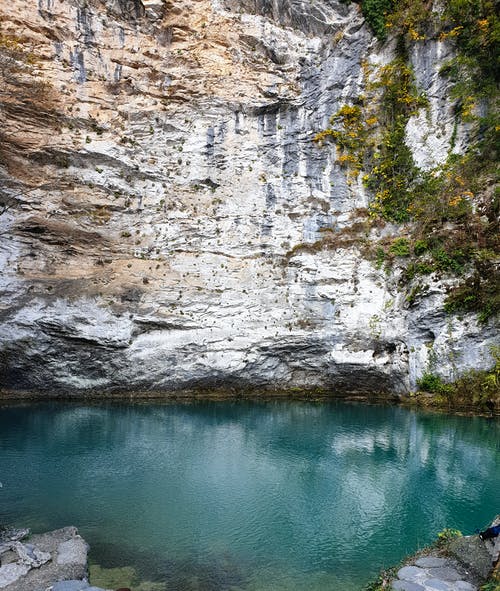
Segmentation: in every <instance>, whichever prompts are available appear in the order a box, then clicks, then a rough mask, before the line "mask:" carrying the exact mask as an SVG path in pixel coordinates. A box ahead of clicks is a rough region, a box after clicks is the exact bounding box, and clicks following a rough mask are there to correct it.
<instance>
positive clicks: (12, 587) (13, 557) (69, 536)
mask: <svg viewBox="0 0 500 591" xmlns="http://www.w3.org/2000/svg"><path fill="white" fill-rule="evenodd" d="M88 548H89V547H88V544H87V543H86V542H85V540H84V539H83V538H82V537H81V536H80V535H79V534H78V530H77V529H76V528H75V527H64V528H62V529H57V530H55V531H51V532H48V533H45V534H36V535H32V536H30V535H29V530H7V531H4V532H3V533H2V532H0V589H2V590H4V591H83V590H85V591H105V590H103V589H101V588H99V587H93V586H91V585H90V583H89V581H88V564H87V551H88Z"/></svg>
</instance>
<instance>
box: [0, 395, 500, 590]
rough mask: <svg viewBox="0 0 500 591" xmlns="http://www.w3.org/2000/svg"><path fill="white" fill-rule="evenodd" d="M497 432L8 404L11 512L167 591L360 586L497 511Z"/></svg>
mask: <svg viewBox="0 0 500 591" xmlns="http://www.w3.org/2000/svg"><path fill="white" fill-rule="evenodd" d="M499 435H500V428H499V423H498V421H491V420H490V421H488V420H485V419H479V418H464V417H444V416H439V415H425V414H418V413H415V412H413V411H408V410H405V409H401V408H386V407H376V406H372V407H371V406H360V405H352V404H351V405H349V404H310V403H300V402H297V403H284V402H277V403H266V404H259V403H244V402H240V403H198V404H189V405H187V404H185V405H183V404H177V405H158V404H144V405H141V404H136V405H132V404H131V405H124V404H113V405H105V406H78V405H60V404H59V405H51V404H42V405H27V406H24V407H15V408H14V407H12V408H4V409H2V410H1V411H0V452H1V453H0V474H2V481H3V483H4V488H3V489H2V490H1V493H0V494H1V497H0V500H1V505H0V507H1V509H0V521H1V520H4V521H5V520H6V521H9V522H14V523H16V522H17V523H19V524H28V525H31V526H32V527H33V528H34V529H45V528H51V527H60V526H63V525H67V524H75V525H77V526H78V527H80V529H81V531H82V532H83V534H84V535H85V536H86V537H87V539H88V540H89V542H90V543H91V545H92V548H93V552H94V555H95V556H96V557H97V556H98V557H99V563H100V564H101V565H102V566H105V567H116V566H124V565H132V566H134V567H135V568H136V569H137V571H138V573H139V574H140V576H142V577H144V578H145V579H147V580H157V581H166V583H167V588H168V589H169V590H173V589H179V590H181V589H182V590H191V589H207V591H211V589H233V590H234V589H245V590H251V589H259V590H261V591H262V590H263V589H283V590H286V591H291V590H292V589H294V588H297V589H299V588H302V589H303V588H308V589H315V590H320V589H331V588H343V589H346V590H347V589H349V588H351V589H359V588H360V586H361V585H362V582H363V581H365V580H366V579H367V578H369V577H370V576H371V575H372V574H373V573H375V572H377V571H378V570H379V568H380V567H381V566H384V565H389V564H392V563H395V562H397V561H398V560H399V558H400V557H401V556H402V555H404V554H405V553H406V552H409V551H412V550H414V549H415V548H416V547H417V546H419V545H423V544H424V543H426V542H428V541H429V536H432V535H433V534H434V533H436V532H437V531H439V530H440V529H442V528H443V527H445V526H448V527H456V528H458V529H462V530H463V531H466V532H470V531H473V530H474V529H475V528H476V527H479V526H482V525H484V524H485V523H486V522H487V520H488V519H490V518H491V516H492V515H493V514H494V513H495V512H497V511H498V507H496V506H495V502H496V496H495V495H496V490H497V489H498V486H499V484H500V476H499V474H500V471H499V467H500V466H499V464H500V460H499V456H500V454H498V451H499V449H498V445H499V441H500V437H499ZM300 585H302V587H301V586H300ZM338 585H342V587H338Z"/></svg>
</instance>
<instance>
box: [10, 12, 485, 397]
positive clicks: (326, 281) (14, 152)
mask: <svg viewBox="0 0 500 591" xmlns="http://www.w3.org/2000/svg"><path fill="white" fill-rule="evenodd" d="M0 20H1V22H2V31H1V33H2V43H3V45H2V47H3V48H6V47H7V48H8V49H10V50H12V48H13V47H14V49H16V50H17V49H19V50H21V51H23V52H25V53H26V55H28V52H29V56H28V57H29V59H27V60H26V62H23V61H22V59H21V61H19V60H18V61H17V62H14V68H13V73H12V75H11V76H10V77H9V81H8V84H9V87H8V88H7V90H8V92H7V93H6V92H4V93H3V94H2V95H1V97H0V98H1V100H2V103H1V110H0V116H1V117H2V121H1V125H2V129H3V131H2V146H1V154H0V156H1V161H0V162H1V168H0V173H1V176H2V187H3V188H2V191H3V194H4V196H5V195H6V196H8V204H9V207H8V208H7V209H6V210H5V211H3V213H2V215H0V226H1V231H0V241H1V248H0V260H1V267H2V271H3V272H2V274H1V277H0V294H1V305H0V318H1V326H0V347H1V356H0V364H1V370H2V371H1V380H2V384H1V386H2V387H3V388H4V389H5V390H11V391H12V390H13V391H21V390H28V391H34V390H36V391H41V392H51V393H56V392H59V393H70V392H79V391H80V392H87V391H89V390H98V391H104V392H105V391H110V390H121V391H124V390H142V391H144V390H150V391H151V390H154V391H175V390H183V389H193V388H227V387H230V386H235V387H237V388H242V387H251V388H262V389H264V388H271V389H279V388H290V387H322V388H327V389H329V390H332V391H335V392H338V393H342V392H380V391H392V392H405V391H408V390H409V389H411V388H413V387H414V386H415V381H416V378H417V377H418V376H419V375H421V374H422V373H423V372H424V371H435V372H437V373H440V374H441V375H443V376H444V377H453V376H454V375H455V374H456V373H457V372H460V371H462V370H464V369H467V368H471V367H479V368H480V367H486V366H488V365H489V364H490V361H491V360H490V354H489V347H490V345H491V344H492V343H493V342H494V332H493V330H492V329H490V330H488V329H485V328H484V327H481V326H479V325H478V324H477V322H476V320H475V319H474V318H473V317H465V318H461V319H458V318H456V317H447V316H445V315H444V313H443V312H442V304H443V300H444V297H445V292H446V287H447V283H446V281H444V280H442V279H440V278H437V277H431V280H430V287H429V289H428V290H427V292H425V295H422V296H420V298H416V300H415V301H414V302H412V304H411V307H410V304H409V303H408V302H406V299H405V296H404V294H402V293H401V291H400V289H399V287H398V280H399V276H398V272H397V269H396V271H395V273H393V274H392V275H391V277H388V276H387V275H386V274H385V273H384V271H383V270H381V269H376V268H375V267H374V265H373V263H372V262H370V261H368V260H366V259H365V258H364V256H363V248H362V247H363V242H366V241H369V240H371V239H373V238H375V237H377V236H378V234H377V232H378V233H379V234H380V233H383V232H386V233H390V232H391V228H388V227H386V228H385V229H383V230H374V229H372V230H370V229H366V231H365V232H364V233H363V232H361V234H360V232H359V227H360V222H363V220H364V219H365V218H364V216H365V215H366V214H365V212H366V210H365V209H364V208H366V206H367V204H368V201H369V196H368V195H367V194H366V192H365V189H364V188H363V185H362V183H361V180H360V178H353V177H352V176H350V175H349V174H348V173H347V172H346V170H345V169H343V168H342V167H341V166H340V165H339V164H338V163H337V162H336V158H335V153H334V151H333V150H330V149H324V148H323V149H322V148H320V147H318V146H317V145H315V144H314V143H313V141H312V138H313V137H314V134H315V133H316V132H317V131H318V130H320V129H323V128H325V126H326V125H327V124H328V119H329V117H330V116H331V114H332V113H335V112H336V111H337V110H338V108H339V107H340V106H341V105H343V104H346V103H353V102H356V100H358V98H359V96H360V95H361V94H363V93H364V92H365V86H366V71H367V67H366V64H368V65H370V64H371V66H373V67H376V66H377V65H380V64H384V63H387V62H388V61H389V60H390V59H391V58H392V57H393V51H394V47H393V45H394V44H393V43H391V42H388V43H387V44H386V45H384V46H383V47H382V46H380V44H379V43H378V42H377V41H376V40H375V39H374V38H373V36H372V34H371V32H370V31H369V29H368V28H367V26H366V24H365V23H364V20H363V18H362V15H361V13H360V12H359V7H358V5H357V4H350V5H346V4H342V3H340V2H336V1H335V0H314V1H312V2H308V3H305V4H304V3H295V2H290V1H287V0H280V1H279V2H274V3H272V4H270V3H268V2H233V1H232V0H226V1H221V0H200V1H197V2H194V1H190V0H172V1H170V2H166V1H160V0H144V1H143V2H141V1H140V0H130V1H125V0H106V1H105V0H89V1H87V2H81V1H77V0H67V1H65V2H56V1H54V0H39V2H38V6H36V5H35V4H33V2H31V1H28V0H10V1H9V2H8V3H2V5H1V6H0ZM0 49H1V48H0ZM449 54H450V48H449V47H448V46H447V45H446V43H445V42H439V41H428V42H420V43H417V44H416V45H415V47H414V48H413V50H412V52H411V55H410V59H411V62H412V64H413V66H414V69H415V73H416V79H417V82H418V84H419V86H420V88H421V90H422V91H426V92H427V93H428V98H429V101H430V106H429V109H428V113H427V115H425V116H424V114H422V116H421V117H416V118H412V119H411V120H410V122H409V124H408V129H407V142H408V144H409V146H410V147H411V149H412V151H413V153H414V157H415V161H416V162H417V163H418V164H420V166H422V167H423V168H429V167H432V166H433V165H435V164H436V163H439V162H442V161H444V160H445V158H446V156H447V154H448V152H449V150H450V149H451V145H450V142H451V137H452V135H453V136H454V148H453V149H454V150H458V151H460V150H463V149H464V146H465V145H466V141H467V130H466V129H465V128H462V127H461V126H460V125H459V126H458V128H456V126H455V123H454V121H453V102H452V100H451V99H450V98H449V94H448V91H449V83H448V82H447V81H446V79H444V78H442V77H440V76H439V69H440V66H441V65H442V63H443V60H445V59H446V58H447V57H448V56H449ZM7 65H9V64H7ZM9 67H11V68H12V67H13V64H12V63H10V66H9ZM368 69H369V68H368ZM6 97H7V98H6ZM355 229H356V230H355ZM349 232H351V234H349ZM325 236H327V237H328V240H327V241H325V240H324V237H325ZM324 243H327V244H328V247H326V248H324V247H323V244H324Z"/></svg>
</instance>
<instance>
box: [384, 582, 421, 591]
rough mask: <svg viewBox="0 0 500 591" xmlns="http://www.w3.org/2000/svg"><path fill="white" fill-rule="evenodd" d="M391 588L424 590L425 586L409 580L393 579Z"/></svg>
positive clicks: (397, 590)
mask: <svg viewBox="0 0 500 591" xmlns="http://www.w3.org/2000/svg"><path fill="white" fill-rule="evenodd" d="M392 588H393V589H394V591H425V587H422V585H419V584H418V583H411V582H410V581H394V583H392Z"/></svg>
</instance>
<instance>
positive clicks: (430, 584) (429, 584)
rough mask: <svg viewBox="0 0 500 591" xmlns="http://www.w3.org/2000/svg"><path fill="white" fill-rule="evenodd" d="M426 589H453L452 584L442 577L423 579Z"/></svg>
mask: <svg viewBox="0 0 500 591" xmlns="http://www.w3.org/2000/svg"><path fill="white" fill-rule="evenodd" d="M424 587H425V590H426V591H453V586H452V585H451V584H450V583H447V582H446V581H443V580H442V579H425V581H424Z"/></svg>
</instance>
